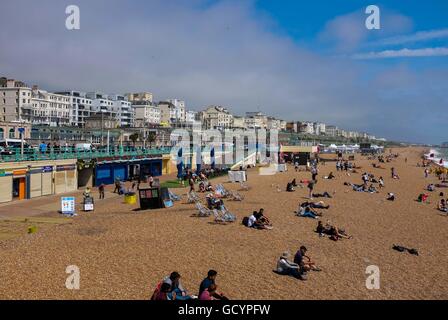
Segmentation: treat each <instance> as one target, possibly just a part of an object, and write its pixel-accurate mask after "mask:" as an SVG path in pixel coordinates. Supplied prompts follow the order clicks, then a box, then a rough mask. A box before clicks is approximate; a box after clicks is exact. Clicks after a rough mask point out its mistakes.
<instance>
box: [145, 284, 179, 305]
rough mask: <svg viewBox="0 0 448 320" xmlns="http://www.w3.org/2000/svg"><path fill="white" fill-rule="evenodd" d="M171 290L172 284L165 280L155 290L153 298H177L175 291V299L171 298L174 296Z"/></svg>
mask: <svg viewBox="0 0 448 320" xmlns="http://www.w3.org/2000/svg"><path fill="white" fill-rule="evenodd" d="M170 292H171V286H170V285H169V284H168V283H166V282H164V283H162V285H161V286H160V288H157V289H156V290H155V291H154V293H153V295H152V297H151V300H157V301H163V300H175V297H176V294H175V293H173V295H172V296H174V299H171V297H172V296H171V295H170Z"/></svg>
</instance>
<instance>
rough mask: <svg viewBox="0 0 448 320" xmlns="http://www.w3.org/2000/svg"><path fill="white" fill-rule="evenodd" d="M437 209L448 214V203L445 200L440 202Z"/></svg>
mask: <svg viewBox="0 0 448 320" xmlns="http://www.w3.org/2000/svg"><path fill="white" fill-rule="evenodd" d="M437 209H439V210H440V211H442V212H448V206H447V201H446V200H445V199H442V200H440V202H439V205H438V206H437Z"/></svg>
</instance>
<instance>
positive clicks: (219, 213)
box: [213, 209, 226, 223]
mask: <svg viewBox="0 0 448 320" xmlns="http://www.w3.org/2000/svg"><path fill="white" fill-rule="evenodd" d="M213 216H214V217H215V222H216V223H226V221H225V219H224V216H223V212H222V211H221V210H218V209H213Z"/></svg>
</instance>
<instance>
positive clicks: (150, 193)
mask: <svg viewBox="0 0 448 320" xmlns="http://www.w3.org/2000/svg"><path fill="white" fill-rule="evenodd" d="M138 195H139V198H140V209H141V210H147V209H161V208H168V207H172V206H173V202H172V201H171V198H170V195H169V191H168V188H160V187H152V188H140V189H138Z"/></svg>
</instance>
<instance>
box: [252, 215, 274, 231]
mask: <svg viewBox="0 0 448 320" xmlns="http://www.w3.org/2000/svg"><path fill="white" fill-rule="evenodd" d="M257 217H260V215H259V212H257V211H254V212H253V213H252V215H250V216H249V221H248V222H247V226H248V227H249V228H255V229H272V226H269V225H268V224H266V223H265V222H263V221H262V220H260V219H258V218H257Z"/></svg>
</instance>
